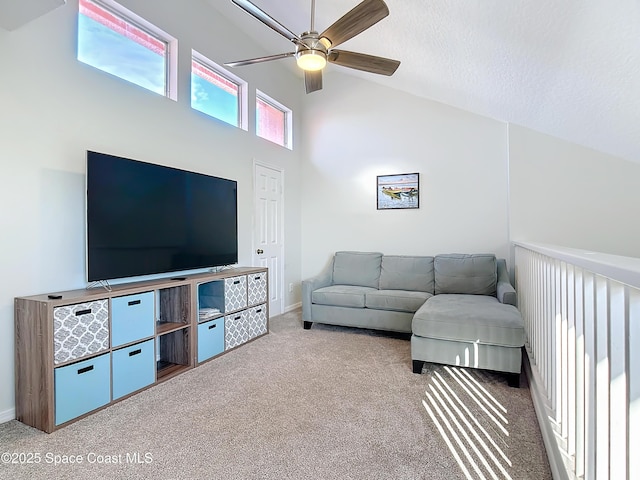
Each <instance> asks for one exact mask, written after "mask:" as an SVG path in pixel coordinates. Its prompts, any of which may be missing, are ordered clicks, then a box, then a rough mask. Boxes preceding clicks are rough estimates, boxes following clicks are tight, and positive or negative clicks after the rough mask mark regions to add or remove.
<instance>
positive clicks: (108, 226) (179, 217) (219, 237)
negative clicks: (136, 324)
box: [86, 151, 238, 282]
mask: <svg viewBox="0 0 640 480" xmlns="http://www.w3.org/2000/svg"><path fill="white" fill-rule="evenodd" d="M86 223H87V225H86V227H87V237H86V238H87V280H88V281H89V282H96V281H102V280H112V279H118V278H125V277H134V276H142V275H151V274H161V273H168V272H177V271H186V270H195V269H202V268H209V267H217V266H222V265H231V264H234V263H237V261H238V221H237V182H236V181H235V180H228V179H225V178H219V177H214V176H210V175H203V174H201V173H195V172H189V171H185V170H179V169H177V168H171V167H165V166H161V165H155V164H152V163H146V162H141V161H138V160H132V159H128V158H122V157H117V156H114V155H108V154H104V153H98V152H92V151H88V152H87V204H86Z"/></svg>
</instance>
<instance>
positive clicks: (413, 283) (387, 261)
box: [380, 255, 434, 294]
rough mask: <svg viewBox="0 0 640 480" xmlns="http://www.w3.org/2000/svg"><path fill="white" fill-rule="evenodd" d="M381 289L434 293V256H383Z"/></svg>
mask: <svg viewBox="0 0 640 480" xmlns="http://www.w3.org/2000/svg"><path fill="white" fill-rule="evenodd" d="M380 289H381V290H410V291H414V292H427V293H431V294H433V290H434V278H433V257H412V256H408V255H385V256H383V257H382V272H381V273H380Z"/></svg>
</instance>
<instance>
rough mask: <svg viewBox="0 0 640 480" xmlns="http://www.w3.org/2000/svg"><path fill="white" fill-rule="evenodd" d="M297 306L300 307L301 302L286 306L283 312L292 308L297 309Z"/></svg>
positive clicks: (291, 310) (287, 311)
mask: <svg viewBox="0 0 640 480" xmlns="http://www.w3.org/2000/svg"><path fill="white" fill-rule="evenodd" d="M298 308H302V302H298V303H294V304H293V305H289V306H288V307H287V308H285V309H284V313H289V312H293V311H294V310H297V309H298Z"/></svg>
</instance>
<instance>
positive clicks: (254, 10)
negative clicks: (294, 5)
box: [231, 0, 300, 43]
mask: <svg viewBox="0 0 640 480" xmlns="http://www.w3.org/2000/svg"><path fill="white" fill-rule="evenodd" d="M231 1H232V2H233V3H235V4H236V5H237V6H238V7H240V8H241V9H242V10H244V11H245V12H247V13H248V14H249V15H251V16H252V17H254V18H256V19H258V20H260V21H261V22H262V23H264V24H265V25H266V26H267V27H269V28H271V29H273V30H275V31H276V32H278V33H279V34H280V35H282V36H283V37H286V38H287V39H288V40H290V41H292V42H294V43H297V42H299V41H300V37H299V36H298V35H296V34H295V33H293V32H292V31H291V30H289V29H288V28H287V27H285V26H284V25H282V24H281V23H280V22H278V21H277V20H275V19H274V18H272V17H271V16H269V15H268V14H267V13H265V12H264V11H262V10H261V9H259V8H258V7H256V6H255V5H254V4H253V3H251V2H250V1H249V0H231Z"/></svg>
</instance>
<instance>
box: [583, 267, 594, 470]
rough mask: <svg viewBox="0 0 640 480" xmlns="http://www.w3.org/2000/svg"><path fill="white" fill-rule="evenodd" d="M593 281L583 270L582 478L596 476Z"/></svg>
mask: <svg viewBox="0 0 640 480" xmlns="http://www.w3.org/2000/svg"><path fill="white" fill-rule="evenodd" d="M594 289H595V281H594V275H593V274H592V273H590V272H585V274H584V277H583V288H582V291H583V295H584V355H585V362H584V400H585V402H584V411H585V432H584V437H585V448H584V458H585V467H584V478H585V480H594V479H595V478H596V428H595V427H596V404H595V398H596V324H595V290H594Z"/></svg>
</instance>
